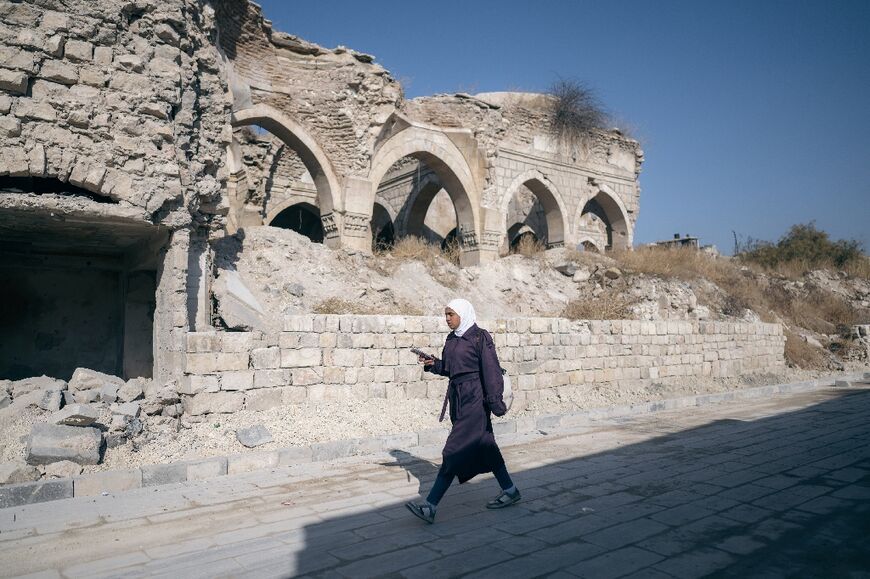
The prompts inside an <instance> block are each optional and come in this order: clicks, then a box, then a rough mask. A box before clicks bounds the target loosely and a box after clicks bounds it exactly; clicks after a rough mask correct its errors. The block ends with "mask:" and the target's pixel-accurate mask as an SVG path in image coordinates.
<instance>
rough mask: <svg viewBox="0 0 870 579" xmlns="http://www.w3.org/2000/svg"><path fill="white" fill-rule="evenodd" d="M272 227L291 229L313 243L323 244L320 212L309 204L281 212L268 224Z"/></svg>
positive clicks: (293, 206) (301, 204) (294, 206)
mask: <svg viewBox="0 0 870 579" xmlns="http://www.w3.org/2000/svg"><path fill="white" fill-rule="evenodd" d="M269 225H271V226H272V227H281V228H283V229H291V230H293V231H295V232H296V233H299V234H300V235H304V236H305V237H307V238H308V239H310V240H311V241H312V242H313V243H323V224H322V223H321V221H320V211H319V210H318V209H317V207H315V206H314V205H311V204H309V203H297V204H295V205H291V206H290V207H288V208H287V209H285V210H283V211H281V212H280V213H279V214H278V215H276V216H275V218H274V219H273V220H272V222H271V223H269Z"/></svg>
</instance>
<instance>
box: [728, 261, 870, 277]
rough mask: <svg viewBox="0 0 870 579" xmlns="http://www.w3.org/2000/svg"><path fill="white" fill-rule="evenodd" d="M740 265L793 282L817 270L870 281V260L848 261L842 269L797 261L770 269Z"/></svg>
mask: <svg viewBox="0 0 870 579" xmlns="http://www.w3.org/2000/svg"><path fill="white" fill-rule="evenodd" d="M740 263H741V264H742V265H745V266H746V267H748V268H750V269H751V270H752V271H754V272H757V273H763V274H766V275H773V276H781V277H784V278H786V279H790V280H793V281H797V280H800V279H802V278H803V277H804V276H805V275H806V274H807V273H809V272H811V271H814V270H819V269H822V270H827V271H831V272H839V271H844V272H846V274H847V275H848V276H849V277H853V278H860V279H866V280H870V258H863V259H855V260H852V261H849V262H848V263H846V264H845V265H843V266H842V267H837V265H836V264H835V263H833V262H828V263H822V264H819V263H811V262H809V261H799V260H796V261H787V262H782V263H777V264H776V265H775V266H772V267H766V266H764V265H761V264H757V263H753V262H751V261H741V262H740Z"/></svg>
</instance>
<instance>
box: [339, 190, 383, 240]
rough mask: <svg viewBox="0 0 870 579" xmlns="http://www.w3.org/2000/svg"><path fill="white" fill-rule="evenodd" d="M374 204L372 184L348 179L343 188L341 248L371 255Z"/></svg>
mask: <svg viewBox="0 0 870 579" xmlns="http://www.w3.org/2000/svg"><path fill="white" fill-rule="evenodd" d="M374 204H375V197H374V187H372V182H371V181H369V180H368V179H362V178H360V177H348V179H347V181H346V183H345V187H344V215H343V216H342V224H341V228H340V231H341V245H342V247H348V248H352V249H356V250H358V251H362V252H365V253H371V251H372V230H371V220H372V210H373V209H374Z"/></svg>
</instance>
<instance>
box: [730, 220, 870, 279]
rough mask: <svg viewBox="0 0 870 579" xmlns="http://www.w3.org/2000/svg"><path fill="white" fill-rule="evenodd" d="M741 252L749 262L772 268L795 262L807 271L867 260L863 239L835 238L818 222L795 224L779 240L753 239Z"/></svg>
mask: <svg viewBox="0 0 870 579" xmlns="http://www.w3.org/2000/svg"><path fill="white" fill-rule="evenodd" d="M737 249H738V254H737V256H738V257H739V258H740V259H741V260H743V261H745V262H748V263H754V264H757V265H760V266H762V267H765V268H768V269H778V268H780V267H783V266H785V267H791V268H794V267H795V266H796V267H797V268H799V269H802V270H804V271H806V270H810V269H822V268H826V267H827V268H837V269H841V268H845V267H849V266H850V265H855V264H859V263H862V262H864V261H865V260H866V256H864V254H863V252H862V251H861V242H859V241H856V240H842V239H841V240H838V241H831V239H830V237H829V236H828V234H827V232H825V231H822V230H820V229H817V228H816V225H815V223H814V222H812V221H811V222H809V223H803V224H798V225H792V227H791V229H789V231H788V233H786V234H785V235H784V236H783V237H782V238H781V239H780V240H779V241H778V242H777V243H775V244H774V243H771V242H769V241H760V240H753V239H750V240H749V241H747V242H746V243H745V244H744V245H743V246H742V247H741V246H739V245H738V248H737Z"/></svg>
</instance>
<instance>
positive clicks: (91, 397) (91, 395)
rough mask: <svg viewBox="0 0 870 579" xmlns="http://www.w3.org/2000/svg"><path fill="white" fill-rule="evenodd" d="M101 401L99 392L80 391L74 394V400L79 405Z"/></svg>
mask: <svg viewBox="0 0 870 579" xmlns="http://www.w3.org/2000/svg"><path fill="white" fill-rule="evenodd" d="M99 399H100V391H99V390H96V389H95V390H79V391H78V392H75V393H73V400H75V401H76V402H77V403H79V404H91V403H92V402H96V401H97V400H99Z"/></svg>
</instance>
